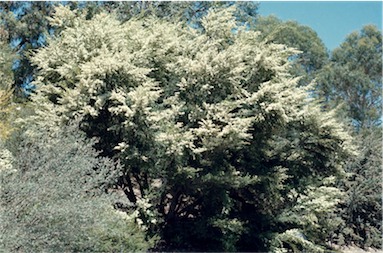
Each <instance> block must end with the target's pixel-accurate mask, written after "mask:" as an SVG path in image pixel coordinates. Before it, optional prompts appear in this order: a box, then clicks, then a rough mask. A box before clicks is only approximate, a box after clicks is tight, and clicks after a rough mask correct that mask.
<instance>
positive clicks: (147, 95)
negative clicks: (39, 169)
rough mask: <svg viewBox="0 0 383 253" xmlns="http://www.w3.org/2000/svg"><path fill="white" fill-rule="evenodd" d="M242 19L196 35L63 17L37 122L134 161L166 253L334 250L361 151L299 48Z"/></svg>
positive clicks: (148, 215) (124, 178) (133, 178)
mask: <svg viewBox="0 0 383 253" xmlns="http://www.w3.org/2000/svg"><path fill="white" fill-rule="evenodd" d="M235 11H236V10H235V9H234V8H224V9H221V10H219V11H218V10H215V11H211V12H209V13H208V14H207V15H206V16H205V17H203V18H202V20H201V25H202V29H190V28H188V27H185V26H182V25H179V24H177V23H176V24H174V23H172V22H167V21H164V20H160V19H158V18H150V17H149V18H143V19H130V20H128V21H126V22H124V23H121V22H120V21H118V20H116V19H115V18H113V17H111V16H110V15H107V14H105V13H100V14H98V15H95V16H94V17H93V18H91V19H88V20H87V19H86V17H85V16H84V15H75V14H74V13H73V12H72V11H70V10H69V9H68V8H63V7H60V8H57V9H56V12H55V16H54V18H53V19H52V20H51V22H52V24H53V25H61V28H62V30H61V32H60V33H59V34H58V35H57V36H56V38H50V39H48V45H49V46H48V47H45V48H42V49H40V50H39V51H38V52H37V53H36V54H35V55H34V56H33V57H32V59H31V60H32V62H33V63H34V64H35V65H36V67H37V69H38V73H37V75H36V81H35V82H34V84H35V85H36V87H37V90H36V93H35V94H34V95H33V96H32V97H31V99H32V101H33V104H34V106H35V108H36V111H35V114H34V115H33V116H31V117H30V118H29V119H27V121H28V120H29V121H31V122H37V124H52V123H49V121H54V122H55V124H56V123H57V126H60V125H61V124H63V122H64V123H65V122H66V121H68V120H69V119H71V118H75V117H76V116H82V117H83V120H82V122H81V128H82V129H83V130H84V131H85V132H86V133H87V134H88V136H97V137H99V138H100V142H99V143H98V144H96V147H97V148H98V149H99V150H100V151H101V152H102V154H103V155H104V156H108V157H110V158H113V159H119V160H120V161H121V164H122V167H121V168H119V169H118V174H119V178H118V180H117V182H116V184H115V188H116V189H118V190H121V191H123V192H124V193H125V195H126V197H127V199H126V202H127V203H125V205H128V204H129V203H131V204H133V205H134V206H135V207H134V208H135V210H136V211H138V213H139V214H138V216H139V221H140V222H142V225H143V226H145V227H146V228H148V235H151V234H152V233H157V234H160V235H161V237H162V239H163V240H164V242H165V245H164V247H165V249H168V250H179V249H184V250H213V249H214V250H223V251H233V250H269V249H271V248H273V249H276V250H277V249H281V250H282V249H283V248H285V249H299V250H316V251H322V250H323V248H324V247H326V246H325V242H326V240H328V239H329V238H328V236H329V235H330V234H331V233H332V231H334V226H335V225H337V224H335V223H334V222H333V219H332V218H333V216H334V215H336V213H337V212H338V211H339V210H338V209H337V208H336V207H337V204H338V203H340V202H341V201H342V196H343V194H342V193H341V191H340V190H339V189H337V188H335V183H336V181H337V179H339V178H340V177H341V176H342V174H343V166H344V161H345V159H346V157H347V155H348V154H350V153H352V147H353V146H352V144H350V139H349V136H348V134H347V133H346V132H345V131H344V129H343V126H342V124H340V123H339V122H337V121H336V120H335V117H334V112H332V111H330V112H325V113H323V112H321V109H320V106H319V105H318V104H317V103H316V102H315V101H313V99H310V98H309V97H308V94H307V91H308V89H309V88H310V87H299V85H298V84H297V79H296V78H294V77H292V76H291V75H289V71H290V63H291V62H290V61H289V60H288V58H289V57H290V56H291V55H293V54H295V53H296V51H295V50H292V49H290V48H288V47H286V46H284V45H276V44H273V43H265V41H264V40H263V39H262V38H261V37H260V36H259V35H258V33H257V32H254V31H251V30H249V28H248V27H247V26H246V25H244V26H240V25H239V23H238V22H236V20H235V17H234V13H235ZM63 24H64V25H63ZM95 31H97V32H95ZM233 31H237V32H236V33H234V32H233ZM79 35H81V36H79ZM48 115H50V116H48ZM47 119H49V121H48V122H47ZM38 122H40V123H38ZM330 193H331V194H330ZM329 196H330V197H329ZM323 202H324V203H325V204H323ZM322 204H323V206H321V205H322ZM298 217H299V218H298Z"/></svg>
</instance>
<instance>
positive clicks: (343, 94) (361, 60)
mask: <svg viewBox="0 0 383 253" xmlns="http://www.w3.org/2000/svg"><path fill="white" fill-rule="evenodd" d="M318 83H319V85H320V87H319V89H320V90H321V91H322V93H323V95H324V96H325V97H326V99H327V100H328V101H331V103H333V104H335V105H338V104H340V103H344V106H345V110H346V111H347V114H348V116H349V118H350V119H352V124H353V125H354V126H355V128H356V129H357V130H358V129H363V128H370V127H372V126H375V125H380V124H381V114H382V108H381V103H382V94H381V88H382V33H381V32H380V31H379V30H378V29H377V28H376V27H375V26H372V25H369V26H365V27H364V28H363V29H362V30H361V31H360V32H354V33H352V34H350V35H349V36H348V37H347V38H346V40H345V42H343V43H342V44H341V45H340V47H339V48H336V49H335V50H334V52H333V53H332V55H331V61H330V62H329V64H328V65H326V66H325V67H324V68H323V70H321V71H320V73H319V75H318Z"/></svg>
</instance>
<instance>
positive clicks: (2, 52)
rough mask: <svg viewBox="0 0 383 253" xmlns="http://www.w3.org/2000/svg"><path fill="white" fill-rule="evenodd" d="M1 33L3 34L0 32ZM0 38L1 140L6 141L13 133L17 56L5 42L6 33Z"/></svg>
mask: <svg viewBox="0 0 383 253" xmlns="http://www.w3.org/2000/svg"><path fill="white" fill-rule="evenodd" d="M0 33H1V32H0ZM2 34H3V37H1V38H0V139H5V138H6V137H8V136H9V134H10V133H11V132H12V130H11V120H10V114H11V112H12V109H13V108H12V105H11V104H12V97H13V90H12V88H11V87H12V79H13V73H12V62H13V60H14V59H15V58H16V57H15V54H14V53H13V52H12V50H11V49H10V48H9V47H8V45H7V44H6V43H5V42H4V40H5V38H6V36H7V35H6V33H5V32H4V33H2Z"/></svg>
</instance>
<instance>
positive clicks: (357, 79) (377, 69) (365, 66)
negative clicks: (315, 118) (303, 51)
mask: <svg viewBox="0 0 383 253" xmlns="http://www.w3.org/2000/svg"><path fill="white" fill-rule="evenodd" d="M317 81H318V90H319V91H320V92H321V93H322V94H323V96H324V97H325V99H326V101H327V105H329V107H334V106H339V105H341V109H342V114H343V115H344V116H345V117H346V119H347V120H348V122H349V124H350V127H351V128H352V129H353V130H354V138H355V142H356V143H357V145H358V146H359V148H360V150H361V152H360V155H359V156H357V157H354V159H352V160H350V163H349V165H348V172H349V173H351V177H350V178H349V179H348V180H346V181H344V185H345V188H346V189H347V191H348V199H347V204H346V205H345V207H344V209H345V214H344V215H345V220H346V228H345V229H344V234H345V236H346V241H354V242H356V243H357V244H358V245H359V246H361V247H369V246H374V247H378V248H380V247H381V244H380V242H379V240H380V234H381V232H378V231H381V229H382V226H381V219H382V205H381V203H382V202H381V185H382V178H381V168H382V167H381V166H382V165H381V159H380V158H378V157H381V152H382V151H381V143H382V135H381V113H382V108H381V103H382V94H381V90H382V34H381V32H380V31H379V30H378V29H377V28H376V27H375V26H371V25H368V26H365V27H363V29H362V30H361V31H360V32H354V33H352V34H350V35H349V36H348V37H347V38H346V40H345V41H344V42H343V43H342V44H341V45H340V47H338V48H336V49H335V50H334V51H333V53H332V55H331V61H330V62H329V63H328V64H327V65H326V66H324V67H323V69H322V70H321V71H320V72H319V73H318V77H317Z"/></svg>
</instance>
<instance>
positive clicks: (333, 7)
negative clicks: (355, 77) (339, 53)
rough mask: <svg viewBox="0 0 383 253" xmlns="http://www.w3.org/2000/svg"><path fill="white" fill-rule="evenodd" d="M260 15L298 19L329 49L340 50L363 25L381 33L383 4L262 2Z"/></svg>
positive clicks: (285, 19)
mask: <svg viewBox="0 0 383 253" xmlns="http://www.w3.org/2000/svg"><path fill="white" fill-rule="evenodd" d="M258 11H259V14H260V15H262V16H267V15H271V14H274V15H275V16H277V17H278V18H280V19H282V20H284V21H287V20H295V21H297V22H298V23H300V24H302V25H307V26H309V27H311V28H312V29H314V30H315V31H316V32H317V33H318V35H319V37H320V38H321V39H322V41H323V42H324V44H325V45H326V47H327V48H328V49H330V50H333V49H334V48H336V47H338V46H339V45H340V44H341V43H342V42H343V41H344V39H345V38H346V36H347V35H348V34H350V33H351V32H353V31H358V30H360V29H361V28H362V27H363V26H364V25H367V24H374V25H376V26H377V27H378V28H379V29H380V30H382V2H380V1H379V2H378V1H375V2H367V1H363V2H362V1H360V2H359V1H358V2H354V1H343V2H327V1H321V2H309V1H307V2H280V1H272V2H271V1H261V2H260V6H259V10H258Z"/></svg>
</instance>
